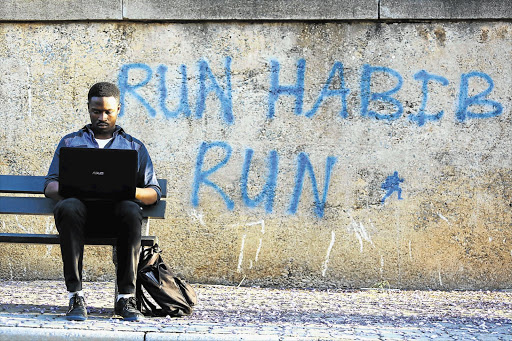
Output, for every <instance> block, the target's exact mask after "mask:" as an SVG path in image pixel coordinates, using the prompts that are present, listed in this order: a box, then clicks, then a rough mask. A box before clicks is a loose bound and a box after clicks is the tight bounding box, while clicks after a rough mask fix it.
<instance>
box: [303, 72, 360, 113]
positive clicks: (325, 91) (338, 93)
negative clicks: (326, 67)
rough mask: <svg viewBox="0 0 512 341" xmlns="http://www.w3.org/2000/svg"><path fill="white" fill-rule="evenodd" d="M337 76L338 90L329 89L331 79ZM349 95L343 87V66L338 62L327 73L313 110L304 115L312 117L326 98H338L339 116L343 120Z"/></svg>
mask: <svg viewBox="0 0 512 341" xmlns="http://www.w3.org/2000/svg"><path fill="white" fill-rule="evenodd" d="M336 75H337V76H338V78H339V80H340V88H339V89H330V87H331V85H332V82H333V79H334V77H335V76H336ZM349 93H350V90H349V89H348V88H346V87H345V77H344V76H343V64H342V63H340V62H335V63H334V65H333V67H332V69H331V72H330V73H329V77H328V78H327V81H326V82H325V85H324V87H323V88H322V91H321V92H320V96H318V99H317V100H316V102H315V104H314V105H313V108H312V109H311V110H310V111H308V112H307V113H306V117H312V116H313V115H315V114H316V112H317V111H318V108H319V107H320V105H321V104H322V102H323V101H324V99H326V98H327V97H339V98H340V100H341V110H340V112H339V115H340V116H341V117H343V118H347V116H348V110H347V96H348V94H349Z"/></svg>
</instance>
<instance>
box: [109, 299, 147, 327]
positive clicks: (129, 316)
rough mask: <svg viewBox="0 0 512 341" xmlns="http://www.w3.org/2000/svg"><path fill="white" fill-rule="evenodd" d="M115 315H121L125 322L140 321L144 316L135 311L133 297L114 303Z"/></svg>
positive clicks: (135, 306) (135, 303) (135, 304)
mask: <svg viewBox="0 0 512 341" xmlns="http://www.w3.org/2000/svg"><path fill="white" fill-rule="evenodd" d="M115 312H116V315H121V316H122V317H123V320H125V321H140V320H142V319H143V318H144V315H142V313H141V312H140V311H139V310H138V309H137V300H136V299H135V297H128V298H120V299H119V300H118V301H117V303H116V309H115Z"/></svg>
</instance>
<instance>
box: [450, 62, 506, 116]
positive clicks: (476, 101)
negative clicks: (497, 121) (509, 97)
mask: <svg viewBox="0 0 512 341" xmlns="http://www.w3.org/2000/svg"><path fill="white" fill-rule="evenodd" d="M475 77H478V78H481V79H483V80H485V81H486V82H487V84H488V87H487V89H486V90H484V91H482V92H481V93H479V94H476V95H474V96H469V94H468V92H469V90H468V87H469V80H470V79H471V78H475ZM493 89H494V82H493V80H492V78H491V77H490V76H489V75H487V74H485V73H483V72H478V71H473V72H470V73H467V74H462V75H461V76H460V93H459V105H458V109H457V112H456V113H455V116H456V117H457V120H459V121H460V122H464V121H465V120H466V119H467V118H489V117H494V116H498V115H501V113H502V112H503V106H502V105H501V103H498V102H496V101H493V100H490V99H487V96H488V95H489V94H490V93H491V91H492V90H493ZM473 105H480V106H491V107H492V108H493V109H494V110H493V111H488V112H484V113H481V114H479V113H475V112H472V111H470V110H469V108H470V107H471V106H473Z"/></svg>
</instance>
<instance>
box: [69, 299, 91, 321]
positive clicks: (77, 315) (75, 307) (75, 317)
mask: <svg viewBox="0 0 512 341" xmlns="http://www.w3.org/2000/svg"><path fill="white" fill-rule="evenodd" d="M66 318H67V319H68V320H70V321H85V320H87V309H86V308H85V300H84V298H83V297H82V296H78V294H75V295H74V296H73V297H71V298H70V299H69V308H68V312H67V313H66Z"/></svg>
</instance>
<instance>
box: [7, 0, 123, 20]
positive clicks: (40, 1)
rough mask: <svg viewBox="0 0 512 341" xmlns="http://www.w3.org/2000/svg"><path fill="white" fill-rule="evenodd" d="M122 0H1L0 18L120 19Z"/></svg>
mask: <svg viewBox="0 0 512 341" xmlns="http://www.w3.org/2000/svg"><path fill="white" fill-rule="evenodd" d="M122 19H123V16H122V0H90V1H77V0H71V1H62V0H3V1H2V5H1V6H0V20H5V21H52V20H122Z"/></svg>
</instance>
